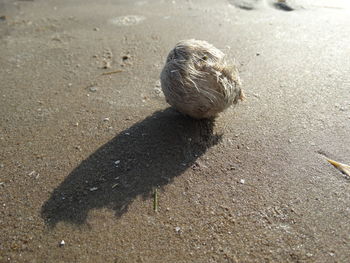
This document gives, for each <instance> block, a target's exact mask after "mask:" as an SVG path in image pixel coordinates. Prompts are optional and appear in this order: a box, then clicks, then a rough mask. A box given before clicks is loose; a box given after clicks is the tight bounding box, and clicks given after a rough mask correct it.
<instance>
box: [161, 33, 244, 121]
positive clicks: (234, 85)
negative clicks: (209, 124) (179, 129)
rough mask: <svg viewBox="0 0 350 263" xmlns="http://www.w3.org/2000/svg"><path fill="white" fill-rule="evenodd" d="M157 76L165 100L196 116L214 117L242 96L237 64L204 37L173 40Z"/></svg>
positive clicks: (179, 109)
mask: <svg viewBox="0 0 350 263" xmlns="http://www.w3.org/2000/svg"><path fill="white" fill-rule="evenodd" d="M160 80H161V86H162V90H163V93H164V95H165V98H166V100H167V102H168V103H169V104H170V105H172V106H173V107H175V108H176V109H177V110H178V111H180V112H182V113H184V114H187V115H189V116H191V117H193V118H196V119H203V118H212V117H215V116H217V114H218V113H220V112H222V111H223V110H225V109H227V108H228V107H229V106H231V105H232V104H236V103H237V101H238V99H242V97H243V94H242V90H241V82H240V79H239V76H238V71H237V68H236V67H235V66H234V65H233V64H229V63H228V62H227V61H226V59H225V55H224V53H223V52H221V51H220V50H219V49H217V48H215V47H214V46H213V45H211V44H209V43H208V42H206V41H201V40H194V39H191V40H183V41H180V42H179V43H177V44H176V46H175V47H174V49H173V50H171V51H170V53H169V55H168V57H167V60H166V64H165V66H164V68H163V70H162V73H161V75H160Z"/></svg>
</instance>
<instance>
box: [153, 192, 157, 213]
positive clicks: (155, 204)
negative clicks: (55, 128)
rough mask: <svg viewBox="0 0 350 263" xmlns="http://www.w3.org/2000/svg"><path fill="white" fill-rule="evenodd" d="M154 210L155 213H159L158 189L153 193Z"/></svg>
mask: <svg viewBox="0 0 350 263" xmlns="http://www.w3.org/2000/svg"><path fill="white" fill-rule="evenodd" d="M153 210H154V212H158V189H157V188H155V189H154V193H153Z"/></svg>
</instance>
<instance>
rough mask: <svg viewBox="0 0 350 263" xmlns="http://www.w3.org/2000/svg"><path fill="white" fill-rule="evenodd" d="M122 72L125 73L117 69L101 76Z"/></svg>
mask: <svg viewBox="0 0 350 263" xmlns="http://www.w3.org/2000/svg"><path fill="white" fill-rule="evenodd" d="M120 72H123V70H121V69H117V70H114V71H110V72H104V73H102V74H101V75H102V76H105V75H112V74H115V73H120Z"/></svg>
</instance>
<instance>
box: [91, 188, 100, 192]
mask: <svg viewBox="0 0 350 263" xmlns="http://www.w3.org/2000/svg"><path fill="white" fill-rule="evenodd" d="M97 189H98V187H91V188H90V191H91V192H93V191H96V190H97Z"/></svg>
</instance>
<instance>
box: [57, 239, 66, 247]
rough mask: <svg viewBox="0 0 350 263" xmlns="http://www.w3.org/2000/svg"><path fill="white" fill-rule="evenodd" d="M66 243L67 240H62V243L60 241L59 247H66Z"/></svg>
mask: <svg viewBox="0 0 350 263" xmlns="http://www.w3.org/2000/svg"><path fill="white" fill-rule="evenodd" d="M65 244H66V242H64V240H62V241H61V242H60V243H59V245H58V246H59V247H64V245H65Z"/></svg>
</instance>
